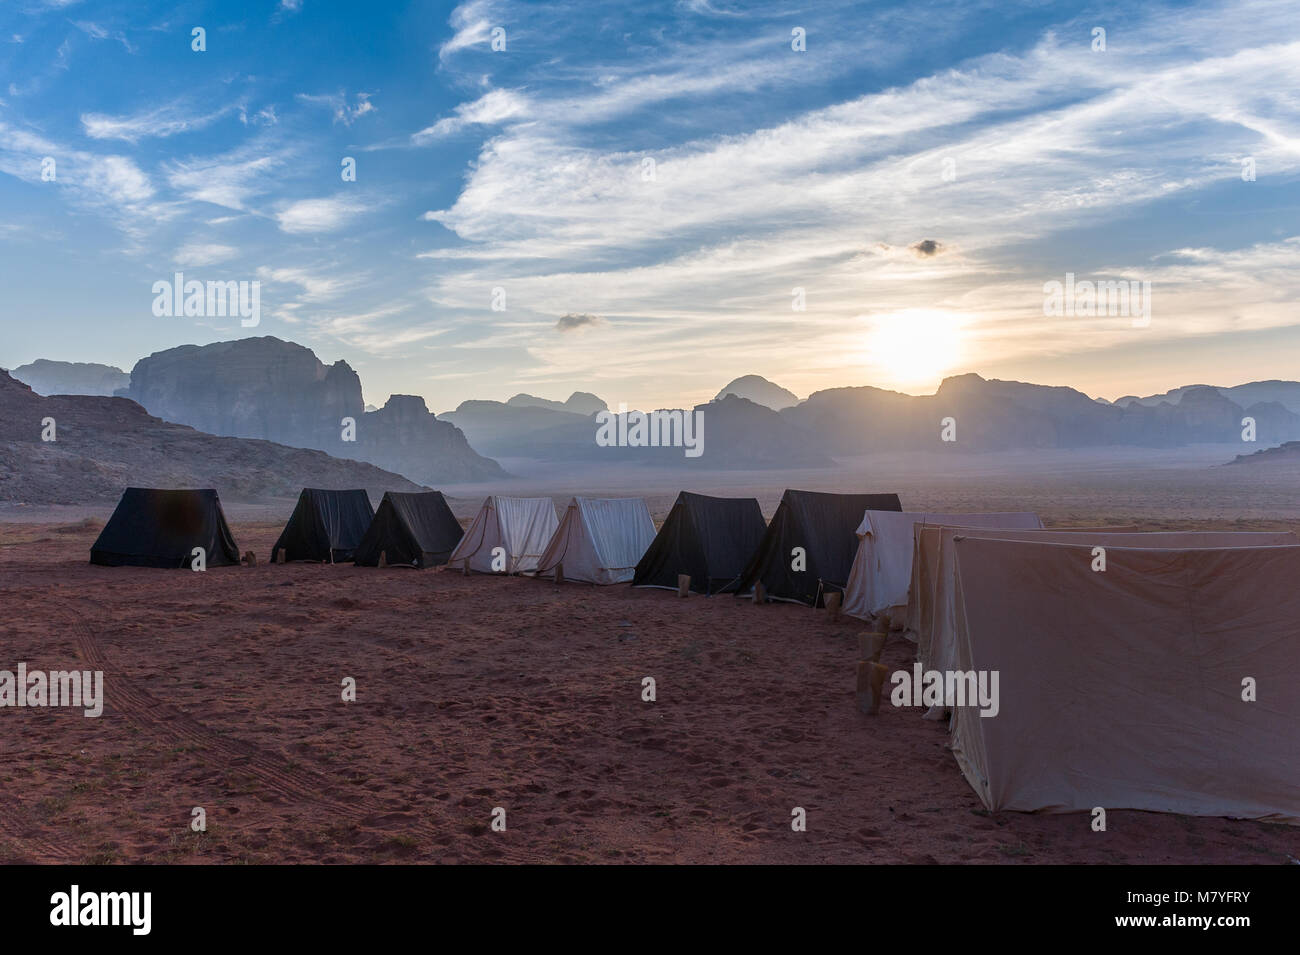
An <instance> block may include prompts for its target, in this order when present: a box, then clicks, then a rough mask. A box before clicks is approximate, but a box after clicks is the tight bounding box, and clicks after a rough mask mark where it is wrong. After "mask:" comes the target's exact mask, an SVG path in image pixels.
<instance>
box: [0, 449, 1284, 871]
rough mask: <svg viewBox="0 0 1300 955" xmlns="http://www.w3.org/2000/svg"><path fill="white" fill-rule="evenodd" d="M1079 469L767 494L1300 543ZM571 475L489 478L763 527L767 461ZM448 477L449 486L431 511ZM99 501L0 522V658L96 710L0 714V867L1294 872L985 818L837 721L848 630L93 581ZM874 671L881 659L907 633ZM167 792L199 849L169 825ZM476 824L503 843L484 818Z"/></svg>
mask: <svg viewBox="0 0 1300 955" xmlns="http://www.w3.org/2000/svg"><path fill="white" fill-rule="evenodd" d="M1066 457H1067V458H1068V456H1066ZM1222 460H1224V459H1223V456H1222V454H1214V455H1212V460H1211V461H1210V463H1216V462H1219V461H1222ZM1081 462H1082V459H1074V460H1073V461H1070V460H1066V461H1065V463H1064V464H1060V463H1052V462H1050V461H1047V460H1045V459H1043V458H1041V457H1040V458H1035V459H1034V460H1033V461H1031V462H1027V463H1026V464H1025V466H1024V467H1021V468H1019V469H1009V468H1008V467H1006V466H1005V465H1006V462H1005V461H1004V462H1002V466H999V467H994V468H987V469H986V470H985V471H984V472H981V471H980V470H979V469H978V468H975V469H968V470H966V471H965V472H964V473H962V474H960V475H953V474H950V473H940V472H927V471H923V470H922V469H920V468H918V467H916V465H915V464H912V465H911V467H912V470H911V471H910V472H909V471H908V470H907V467H908V465H906V463H905V462H904V463H902V464H900V463H898V462H895V467H897V468H899V469H900V470H895V471H891V470H890V469H889V467H887V466H886V464H885V463H883V462H874V463H872V467H871V469H872V472H873V475H872V479H871V480H870V481H867V480H866V478H865V477H864V475H863V474H861V473H855V474H854V475H852V477H851V480H852V482H853V483H848V482H847V481H846V480H844V479H842V478H835V477H832V478H828V479H826V480H827V481H829V486H828V485H827V483H825V482H823V481H821V480H818V479H816V478H815V476H814V475H811V474H808V473H806V472H805V473H804V474H802V475H797V474H796V475H790V476H783V477H789V478H790V480H789V483H790V484H791V485H792V486H804V487H813V488H816V487H825V488H827V489H831V488H834V487H838V488H839V489H841V490H849V489H854V488H858V489H863V490H890V489H895V488H897V489H898V490H899V491H900V493H901V494H902V496H903V500H904V504H905V506H907V507H909V508H911V509H922V508H925V509H938V508H950V507H951V508H966V509H983V510H990V509H1006V508H1009V507H1015V508H1021V507H1030V508H1033V509H1037V510H1040V512H1041V513H1042V514H1043V515H1044V516H1045V517H1046V518H1048V519H1049V520H1050V521H1051V522H1053V523H1058V524H1069V523H1090V524H1096V523H1130V522H1132V523H1138V524H1139V525H1141V526H1143V527H1151V528H1156V527H1202V528H1204V527H1237V528H1279V529H1283V528H1285V529H1300V501H1298V500H1297V495H1296V493H1295V491H1296V486H1295V482H1294V481H1293V480H1289V479H1276V478H1270V479H1268V480H1262V479H1261V480H1254V481H1253V482H1252V481H1251V480H1247V479H1245V478H1244V477H1242V476H1241V475H1239V474H1238V475H1233V474H1231V473H1228V472H1226V471H1224V470H1222V469H1216V468H1210V467H1208V466H1207V463H1206V461H1205V460H1201V459H1200V458H1199V457H1198V456H1197V455H1195V454H1193V455H1190V456H1189V455H1181V456H1180V455H1170V456H1167V457H1166V458H1165V459H1163V460H1158V461H1156V462H1155V466H1153V465H1152V463H1151V462H1150V461H1147V462H1135V461H1120V462H1118V463H1113V465H1096V466H1088V465H1086V463H1081ZM985 463H986V464H987V463H988V462H985ZM1093 464H1094V465H1095V462H1093ZM590 477H592V481H591V484H590V485H589V486H586V487H576V486H575V487H572V489H570V487H569V485H571V484H572V480H571V479H565V478H563V477H560V478H557V479H555V481H554V482H548V481H547V480H536V479H535V480H534V483H533V484H532V485H525V484H524V483H523V482H520V484H519V486H514V487H501V488H493V489H488V490H499V491H501V492H512V493H525V492H534V493H553V494H555V495H556V496H557V497H562V496H563V495H564V494H565V493H572V492H573V491H582V492H586V493H614V492H618V493H629V492H631V491H632V490H634V489H635V486H636V485H637V484H638V483H640V484H643V485H645V488H644V489H645V490H647V491H649V492H651V497H652V504H653V509H654V511H655V515H656V518H661V517H662V516H663V514H665V513H666V511H667V506H668V505H670V504H671V500H672V497H673V495H674V494H675V490H676V488H677V487H678V486H686V487H694V488H698V489H701V490H714V491H724V490H725V491H729V492H732V493H756V494H757V495H758V496H759V497H760V499H761V500H762V501H763V503H764V510H765V511H767V512H769V513H770V511H771V509H772V507H773V506H774V504H775V501H776V500H777V499H778V498H779V495H780V490H781V485H780V484H779V483H772V482H771V477H772V476H771V475H766V476H765V477H766V478H767V479H768V483H764V484H759V483H758V482H757V481H756V480H754V481H753V482H752V483H749V481H750V479H748V478H739V479H738V477H737V476H735V475H731V476H724V477H723V478H720V479H716V481H717V482H718V483H710V481H709V480H703V481H697V482H691V481H689V480H686V479H684V478H682V477H681V476H678V475H663V477H662V479H660V478H659V476H658V475H651V476H650V477H649V478H647V476H646V475H644V474H640V475H613V476H610V475H604V476H590ZM726 480H730V481H732V482H733V483H732V484H723V483H721V482H723V481H726ZM566 481H567V484H566ZM904 481H906V483H905V484H904V483H901V482H904ZM669 482H672V483H671V485H670V483H669ZM890 482H896V483H890ZM669 486H671V487H672V488H673V490H672V491H671V492H670V491H668V490H666V488H667V487H669ZM479 490H480V489H475V488H469V489H455V497H454V502H455V504H456V510H457V513H458V515H459V516H461V517H462V518H468V516H470V514H472V513H473V510H474V509H475V508H476V507H477V504H478V500H477V496H478V492H479ZM291 506H292V502H278V503H261V504H256V505H239V504H228V506H227V512H228V515H229V516H230V517H231V519H232V525H233V530H234V533H235V537H236V539H237V541H238V543H239V545H240V547H241V549H252V550H254V551H256V552H257V553H258V554H260V555H265V554H267V553H268V552H269V550H270V547H271V544H272V543H273V541H274V539H275V536H276V534H278V532H279V527H280V522H281V521H282V520H283V518H284V517H286V516H287V514H288V511H289V509H290V508H291ZM108 510H109V509H100V508H87V509H75V508H74V509H56V511H53V512H52V511H50V510H49V509H44V510H41V509H23V508H10V509H7V510H5V511H4V512H0V521H3V522H7V523H0V636H2V637H3V645H4V647H5V658H4V660H3V661H0V668H9V669H12V668H13V667H14V666H16V664H17V663H18V661H25V662H26V663H27V664H28V666H29V668H30V669H37V668H43V669H68V668H88V669H99V670H103V671H104V673H105V689H106V695H107V700H108V702H107V706H106V708H105V711H104V714H103V716H102V717H100V718H98V719H87V718H85V717H84V716H82V715H81V713H80V711H70V710H21V711H20V710H13V709H9V710H3V711H0V720H4V721H5V722H4V732H3V733H0V785H2V786H3V791H4V793H5V798H4V799H3V800H0V862H25V861H35V862H121V863H136V862H219V863H233V862H245V863H300V862H324V863H347V862H498V861H499V862H596V863H610V862H773V863H786V862H804V863H827V862H830V863H900V862H901V863H909V862H912V863H955V862H956V863H1076V862H1077V863H1200V862H1216V863H1286V862H1288V861H1294V860H1296V859H1300V827H1289V826H1282V825H1272V824H1265V823H1257V822H1249V821H1240V820H1228V819H1219V818H1191V817H1182V816H1174V815H1162V814H1156V813H1144V812H1131V811H1129V812H1126V811H1113V812H1111V813H1110V814H1109V818H1108V831H1107V832H1106V833H1104V834H1101V833H1095V832H1092V831H1091V829H1090V826H1089V817H1088V816H1086V815H1083V814H1068V815H1028V814H1018V813H1000V814H989V813H987V812H986V811H985V810H984V809H983V808H982V807H981V804H980V802H979V800H978V799H977V798H976V796H975V794H974V792H973V791H972V790H971V789H970V787H969V786H968V785H967V784H966V782H965V781H964V780H963V778H962V776H961V774H960V772H959V771H958V769H957V766H956V763H955V761H954V760H953V758H952V756H951V754H950V753H949V752H948V751H947V750H946V749H945V743H946V734H945V731H944V728H943V727H942V726H941V725H940V724H938V723H935V722H929V721H926V720H923V719H921V718H920V717H919V716H918V714H917V713H916V712H914V711H911V710H895V709H893V708H891V707H888V706H886V707H884V708H882V711H881V713H880V715H878V716H875V717H869V716H865V715H862V714H860V713H858V712H857V710H856V709H855V707H854V697H853V692H852V691H853V685H852V684H853V668H854V661H855V659H856V657H857V650H856V634H857V633H858V632H859V630H860V629H861V628H862V627H863V626H864V625H862V624H860V623H858V622H856V621H852V620H841V621H840V622H838V623H831V622H830V621H829V620H828V618H827V615H826V614H825V613H824V612H814V611H812V610H809V609H806V608H802V607H796V606H791V605H784V604H773V605H768V606H763V607H757V606H754V605H752V604H750V603H748V602H745V601H740V600H736V599H734V598H730V597H722V598H703V597H691V598H689V599H686V600H682V599H679V598H677V597H676V596H675V595H673V594H671V593H668V592H666V591H661V590H633V589H631V588H629V587H609V588H595V587H591V586H588V585H583V584H571V583H570V584H565V585H563V586H559V587H557V586H556V585H554V584H553V583H547V582H542V581H537V580H531V579H522V578H494V577H485V576H473V577H464V576H462V575H461V574H459V573H457V572H448V571H445V570H434V571H422V572H421V571H412V570H403V569H395V568H389V569H383V570H377V569H364V568H354V567H351V566H324V565H308V564H293V565H287V566H268V565H266V564H265V563H261V564H259V565H258V566H257V567H254V568H246V567H231V568H213V569H211V570H209V571H208V572H207V573H205V574H196V573H192V572H188V571H166V570H144V569H135V568H104V567H92V566H91V565H90V564H89V563H88V562H87V558H88V551H89V547H90V544H91V542H92V541H93V540H94V537H95V535H96V534H97V532H98V528H99V526H100V522H101V521H102V520H103V518H104V517H106V516H107V512H108ZM272 517H273V518H274V519H271V518H272ZM884 662H885V663H886V664H887V665H888V666H889V667H890V668H891V669H894V668H901V667H906V666H909V665H910V662H911V645H910V644H907V643H905V642H904V641H902V640H894V641H893V642H891V643H890V645H889V647H888V648H887V650H886V652H885V656H884ZM646 676H652V677H654V679H655V681H656V684H657V700H656V701H655V702H653V703H647V702H642V700H641V680H642V678H643V677H646ZM344 677H353V678H355V680H356V682H357V701H356V702H355V703H350V704H348V703H344V702H342V700H341V698H340V694H341V687H340V683H341V681H342V680H343V678H344ZM196 806H201V807H203V808H204V809H205V810H206V813H207V823H208V826H207V832H206V833H196V832H193V831H191V828H190V819H191V810H192V809H193V808H194V807H196ZM496 807H503V808H504V809H505V810H506V824H507V829H506V831H505V832H494V831H491V829H490V828H489V824H490V822H491V819H492V812H493V810H494V808H496ZM795 807H803V808H804V809H805V810H806V811H807V820H808V828H807V831H806V832H803V833H797V832H794V831H792V830H791V826H790V820H791V811H792V809H794V808H795Z"/></svg>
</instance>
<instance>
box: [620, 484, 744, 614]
mask: <svg viewBox="0 0 1300 955" xmlns="http://www.w3.org/2000/svg"><path fill="white" fill-rule="evenodd" d="M763 530H764V524H763V511H762V509H760V508H759V506H758V501H756V500H755V499H754V498H752V497H709V496H708V495H705V494H692V493H691V492H689V491H682V492H681V493H680V494H678V495H677V500H676V501H675V502H674V503H673V509H672V510H671V511H669V512H668V517H667V519H666V520H665V521H664V524H663V527H661V528H659V533H658V534H656V535H655V539H654V543H652V544H651V545H650V547H649V549H648V550H647V551H646V552H645V554H644V556H642V558H641V561H640V563H638V564H637V565H636V576H634V577H633V578H632V586H633V587H668V588H670V589H672V590H676V589H677V575H678V574H690V575H691V590H694V591H695V592H696V593H701V594H718V593H726V592H727V591H729V590H733V589H735V586H736V583H737V581H738V580H739V578H740V573H741V571H742V570H744V569H745V561H746V560H748V559H749V556H750V555H751V554H753V553H754V549H755V548H756V547H758V544H759V541H761V540H762V539H763Z"/></svg>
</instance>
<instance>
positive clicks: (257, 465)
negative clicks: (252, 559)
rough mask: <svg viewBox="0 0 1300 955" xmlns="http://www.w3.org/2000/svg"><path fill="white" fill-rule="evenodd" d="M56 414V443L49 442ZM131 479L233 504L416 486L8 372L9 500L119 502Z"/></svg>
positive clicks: (2, 489) (2, 421)
mask: <svg viewBox="0 0 1300 955" xmlns="http://www.w3.org/2000/svg"><path fill="white" fill-rule="evenodd" d="M47 419H53V428H54V431H53V434H52V436H53V437H54V439H55V440H53V441H44V440H42V437H43V434H44V433H45V432H46V427H47V425H46V422H47ZM128 485H142V486H145V487H164V488H169V487H176V488H202V487H213V488H216V489H217V492H218V493H219V494H220V495H221V496H222V498H223V499H225V500H227V501H259V500H264V499H266V498H271V497H276V498H287V497H294V496H296V495H297V494H298V492H299V491H300V490H301V489H302V488H303V487H308V486H310V487H325V488H354V487H363V488H365V489H366V490H367V491H368V492H370V494H371V496H372V498H373V499H374V500H376V501H378V500H379V499H380V497H381V496H382V495H383V492H384V491H416V490H419V489H420V488H419V486H418V485H416V484H414V483H413V482H411V481H408V480H407V479H406V478H404V477H402V476H400V475H398V474H392V473H390V472H388V471H384V470H382V469H380V468H377V467H375V466H374V465H372V464H362V463H360V462H357V461H345V460H340V459H338V458H334V457H331V456H330V455H328V454H326V453H325V452H323V451H311V450H305V449H303V448H290V447H285V446H284V445H281V444H275V443H273V442H270V441H257V440H250V439H246V438H225V437H217V436H215V435H211V434H204V433H203V432H202V431H196V430H194V429H193V428H190V427H186V426H185V425H181V424H174V423H172V422H170V421H163V420H162V419H161V418H156V417H154V416H152V415H150V414H149V413H148V412H146V411H145V410H144V409H143V408H141V407H140V406H139V405H138V404H136V403H135V402H134V401H130V400H128V399H126V398H105V397H101V396H80V395H59V396H55V397H42V396H40V395H38V394H36V393H35V392H33V391H32V390H31V389H30V388H29V387H28V386H27V385H25V384H23V383H22V382H20V381H17V380H16V379H14V378H11V377H10V376H9V375H7V374H5V373H4V372H0V501H5V502H15V503H23V504H89V503H104V504H108V503H114V502H116V501H117V499H118V498H119V497H120V496H121V494H122V490H123V489H124V488H125V487H127V486H128Z"/></svg>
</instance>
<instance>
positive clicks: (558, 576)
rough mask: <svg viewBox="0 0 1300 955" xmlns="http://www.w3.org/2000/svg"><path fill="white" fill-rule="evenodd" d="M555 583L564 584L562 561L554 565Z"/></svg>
mask: <svg viewBox="0 0 1300 955" xmlns="http://www.w3.org/2000/svg"><path fill="white" fill-rule="evenodd" d="M555 582H556V583H557V584H562V583H564V561H560V562H559V563H558V564H556V565H555Z"/></svg>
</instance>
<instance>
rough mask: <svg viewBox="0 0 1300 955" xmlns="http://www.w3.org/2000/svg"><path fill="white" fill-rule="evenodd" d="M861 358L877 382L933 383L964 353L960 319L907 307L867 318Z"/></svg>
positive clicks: (908, 385)
mask: <svg viewBox="0 0 1300 955" xmlns="http://www.w3.org/2000/svg"><path fill="white" fill-rule="evenodd" d="M867 321H869V322H870V325H871V327H870V330H869V331H868V333H867V338H866V346H865V348H864V351H863V356H862V357H863V361H864V363H865V364H866V365H868V366H869V367H870V368H871V370H872V374H873V376H875V378H876V382H875V383H878V384H880V385H881V386H888V385H894V386H896V387H916V386H923V385H924V386H931V385H934V386H937V385H938V384H939V380H940V379H941V378H942V377H943V376H944V375H945V374H946V373H948V372H950V371H952V370H953V369H954V368H955V367H956V366H957V364H958V363H959V362H961V361H962V360H963V358H964V357H965V349H964V347H963V344H964V342H963V328H962V326H963V322H962V319H961V318H960V317H959V316H957V315H953V314H951V313H949V312H939V311H933V310H929V309H908V310H906V311H902V312H894V313H891V314H889V315H881V316H877V317H874V318H870V319H867Z"/></svg>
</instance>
